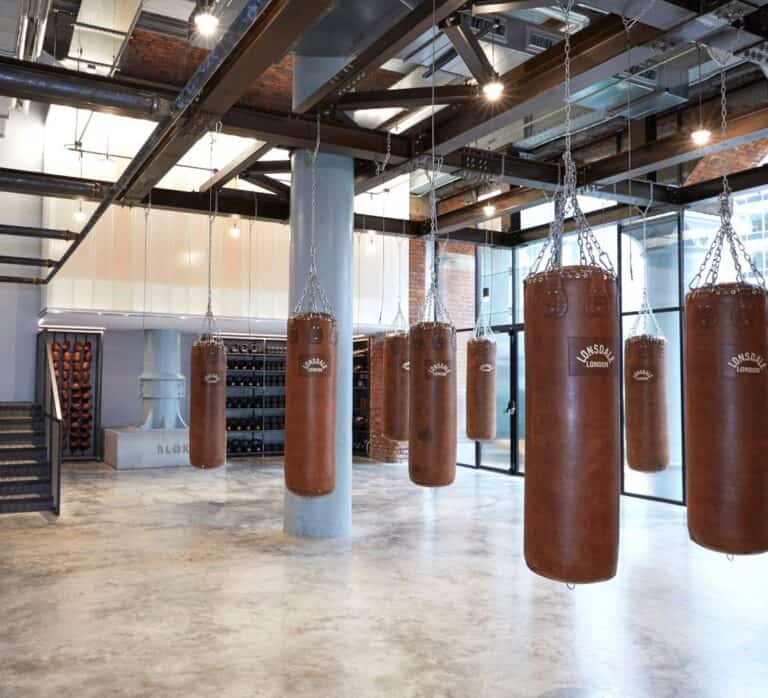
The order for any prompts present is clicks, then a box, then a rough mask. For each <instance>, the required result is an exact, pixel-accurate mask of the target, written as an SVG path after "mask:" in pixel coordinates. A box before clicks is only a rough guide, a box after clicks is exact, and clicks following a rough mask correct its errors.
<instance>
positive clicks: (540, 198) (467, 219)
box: [437, 187, 547, 233]
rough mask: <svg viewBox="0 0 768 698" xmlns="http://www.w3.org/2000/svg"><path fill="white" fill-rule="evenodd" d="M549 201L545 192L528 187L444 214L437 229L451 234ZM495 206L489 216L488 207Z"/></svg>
mask: <svg viewBox="0 0 768 698" xmlns="http://www.w3.org/2000/svg"><path fill="white" fill-rule="evenodd" d="M546 200H547V197H546V195H545V194H544V192H542V191H539V190H537V189H530V188H528V187H518V188H517V189H511V190H510V191H505V192H502V193H501V194H498V195H497V196H492V197H489V198H488V199H484V200H483V201H476V202H475V203H473V204H470V205H469V206H465V207H464V208H460V209H458V210H457V211H451V212H450V213H444V214H443V215H441V216H438V217H437V229H438V232H439V233H451V232H452V231H454V230H460V229H461V228H466V227H467V226H470V225H475V224H477V223H482V222H484V221H490V220H493V219H494V218H498V217H499V216H503V215H505V214H507V213H513V212H515V211H521V210H522V209H524V208H529V207H530V206H535V205H536V204H540V203H544V202H545V201H546ZM489 206H493V207H494V209H493V212H492V213H491V214H490V215H489V213H488V212H487V207H489Z"/></svg>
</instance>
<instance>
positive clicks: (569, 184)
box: [532, 0, 616, 276]
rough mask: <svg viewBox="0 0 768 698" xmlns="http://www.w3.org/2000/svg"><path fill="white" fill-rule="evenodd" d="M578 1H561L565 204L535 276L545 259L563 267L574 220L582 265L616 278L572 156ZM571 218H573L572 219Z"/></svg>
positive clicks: (557, 213) (549, 264)
mask: <svg viewBox="0 0 768 698" xmlns="http://www.w3.org/2000/svg"><path fill="white" fill-rule="evenodd" d="M573 2H574V0H561V9H562V10H563V13H564V14H565V39H564V41H563V56H564V61H563V70H564V74H565V79H564V100H565V148H564V151H563V166H564V168H565V175H564V179H563V190H562V204H561V205H559V206H558V200H557V197H556V198H555V211H554V213H555V216H554V220H553V221H552V223H551V224H550V233H549V239H548V241H547V243H546V244H545V245H544V248H543V249H542V251H541V252H540V253H539V257H538V258H537V260H536V262H535V264H534V267H533V269H532V273H536V272H537V271H538V269H539V267H540V265H541V263H542V261H543V259H544V258H545V256H546V255H548V257H547V262H546V265H545V270H546V271H551V270H553V269H558V268H560V267H562V238H563V231H564V227H565V218H566V217H571V218H573V219H574V222H575V224H576V241H577V243H578V248H579V264H580V265H583V266H597V267H600V268H602V269H603V270H604V271H606V272H608V273H609V274H611V275H612V276H615V273H616V272H615V270H614V268H613V262H611V258H610V257H609V256H608V254H607V252H606V251H605V250H604V249H603V248H602V247H601V245H600V243H599V241H598V239H597V237H596V236H595V234H594V232H593V230H592V228H591V227H590V225H589V222H588V221H587V218H586V216H585V215H584V212H583V211H582V210H581V205H580V204H579V200H578V192H577V187H576V185H577V176H576V163H575V162H574V160H573V154H572V152H571V131H572V115H571V35H570V29H571V26H570V23H571V19H570V17H571V10H572V9H573ZM568 214H570V216H569V215H568Z"/></svg>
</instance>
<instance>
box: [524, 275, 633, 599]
mask: <svg viewBox="0 0 768 698" xmlns="http://www.w3.org/2000/svg"><path fill="white" fill-rule="evenodd" d="M619 347H620V341H619V317H618V309H617V303H616V280H615V278H614V277H613V276H612V275H611V274H609V273H608V272H606V271H605V270H603V269H601V268H600V267H597V266H591V265H589V266H566V267H560V268H556V269H553V270H550V271H544V272H540V273H536V274H532V275H531V276H529V277H528V278H527V279H526V280H525V406H526V428H525V454H526V462H525V560H526V562H527V564H528V567H529V568H530V569H531V570H532V571H534V572H536V573H537V574H540V575H542V576H544V577H549V578H551V579H556V580H559V581H564V582H569V583H574V584H575V583H587V582H597V581H602V580H606V579H610V578H611V577H613V576H614V575H615V573H616V565H617V561H618V549H619V453H620V442H619V372H618V360H617V352H618V350H619Z"/></svg>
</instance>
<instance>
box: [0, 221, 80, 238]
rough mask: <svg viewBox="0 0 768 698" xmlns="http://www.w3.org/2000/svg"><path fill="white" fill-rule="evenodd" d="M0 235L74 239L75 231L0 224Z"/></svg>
mask: <svg viewBox="0 0 768 698" xmlns="http://www.w3.org/2000/svg"><path fill="white" fill-rule="evenodd" d="M0 235H13V236H15V237H25V238H45V239H49V240H74V239H75V238H76V237H77V233H73V232H72V231H70V230H51V229H50V228H30V227H28V226H25V225H3V224H0Z"/></svg>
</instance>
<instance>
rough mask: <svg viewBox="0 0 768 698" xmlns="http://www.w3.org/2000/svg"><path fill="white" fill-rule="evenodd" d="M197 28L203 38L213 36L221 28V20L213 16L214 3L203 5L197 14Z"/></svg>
mask: <svg viewBox="0 0 768 698" xmlns="http://www.w3.org/2000/svg"><path fill="white" fill-rule="evenodd" d="M195 27H196V28H197V31H199V32H200V34H201V35H202V36H212V35H213V34H214V33H215V32H216V30H217V29H218V28H219V18H218V17H217V16H216V15H215V14H213V3H209V2H206V3H203V4H202V5H201V6H200V9H199V10H198V11H197V13H196V14H195Z"/></svg>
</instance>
